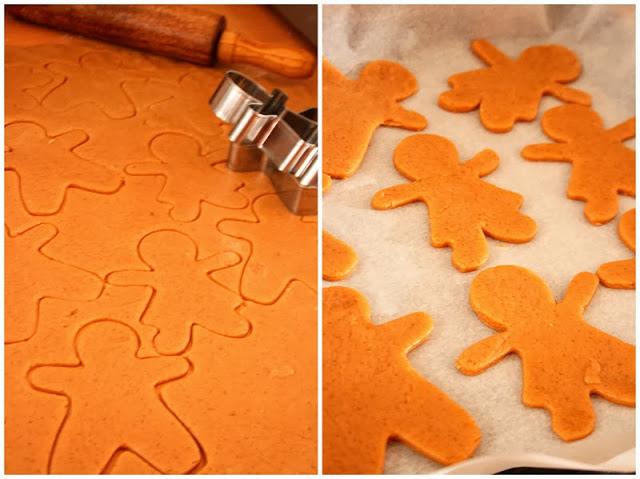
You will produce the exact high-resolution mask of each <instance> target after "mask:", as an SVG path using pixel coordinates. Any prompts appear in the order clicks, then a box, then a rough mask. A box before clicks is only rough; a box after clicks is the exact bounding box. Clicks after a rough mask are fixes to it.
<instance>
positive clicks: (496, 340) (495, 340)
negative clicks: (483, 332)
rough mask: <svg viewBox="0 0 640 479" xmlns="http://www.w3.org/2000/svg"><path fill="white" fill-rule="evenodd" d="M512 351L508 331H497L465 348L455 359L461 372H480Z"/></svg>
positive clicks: (470, 373)
mask: <svg viewBox="0 0 640 479" xmlns="http://www.w3.org/2000/svg"><path fill="white" fill-rule="evenodd" d="M511 352H513V346H512V345H511V343H510V342H509V336H508V333H506V332H505V333H498V334H494V335H493V336H489V337H488V338H485V339H483V340H482V341H478V342H477V343H475V344H473V345H471V346H469V347H468V348H467V349H465V350H464V351H463V352H462V354H461V355H460V356H459V357H458V360H457V361H456V367H457V368H458V370H460V371H461V372H462V373H463V374H467V375H475V374H480V373H481V372H483V371H485V370H486V369H488V368H490V367H491V366H493V365H494V364H496V363H497V362H498V361H500V360H501V359H502V358H504V357H505V356H506V355H507V354H509V353H511Z"/></svg>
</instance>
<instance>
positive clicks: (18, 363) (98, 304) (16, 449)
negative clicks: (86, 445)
mask: <svg viewBox="0 0 640 479" xmlns="http://www.w3.org/2000/svg"><path fill="white" fill-rule="evenodd" d="M149 299H150V292H149V291H147V290H146V288H131V287H128V288H119V287H116V286H110V285H107V286H106V287H105V288H104V290H103V291H102V294H101V295H100V297H98V298H97V299H96V300H92V301H68V300H62V299H53V298H45V299H43V300H42V301H41V303H40V311H39V321H38V329H37V331H36V333H35V334H34V335H33V337H31V338H30V339H29V341H26V342H21V343H16V344H9V345H6V346H5V365H6V366H5V457H6V463H5V472H7V473H10V474H44V473H46V472H47V462H48V459H49V455H50V452H51V448H52V446H53V444H54V440H55V437H56V435H57V433H58V429H59V427H60V424H61V422H62V421H63V419H64V417H65V415H66V410H67V404H66V401H65V399H64V398H63V397H61V396H54V395H51V394H43V393H42V392H40V391H36V390H35V389H33V388H32V387H31V385H30V384H29V381H28V380H27V374H28V372H29V370H30V369H31V368H32V367H33V366H36V365H39V364H54V363H55V364H70V363H73V362H74V361H76V354H75V350H74V346H73V344H74V339H75V336H76V334H77V332H78V331H79V330H80V329H81V328H82V327H83V326H85V325H86V324H88V323H90V322H92V321H95V320H98V319H102V318H111V319H114V320H117V321H120V322H123V323H126V324H127V325H129V326H130V327H132V328H133V329H135V330H136V331H137V333H138V335H139V337H140V339H141V344H140V348H139V351H138V353H139V355H141V356H147V355H155V354H156V352H155V350H154V349H153V347H152V339H153V336H154V335H155V333H156V331H155V329H154V328H152V327H150V326H146V325H143V324H142V323H140V317H141V315H142V313H143V311H144V309H145V308H146V305H147V303H148V301H149ZM34 438H38V440H37V441H36V440H34Z"/></svg>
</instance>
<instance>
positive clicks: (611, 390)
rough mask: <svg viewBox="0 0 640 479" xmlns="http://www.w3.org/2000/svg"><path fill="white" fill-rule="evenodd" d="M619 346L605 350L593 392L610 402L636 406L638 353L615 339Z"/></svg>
mask: <svg viewBox="0 0 640 479" xmlns="http://www.w3.org/2000/svg"><path fill="white" fill-rule="evenodd" d="M611 340H612V341H613V342H615V343H617V344H615V345H614V346H613V347H607V348H606V349H605V351H606V354H605V355H603V357H602V358H600V360H599V364H598V367H599V371H598V375H597V381H598V383H597V384H594V387H593V391H594V392H595V393H597V394H599V395H600V396H602V397H603V398H605V399H606V400H608V401H611V402H614V403H616V404H622V405H624V406H635V404H636V381H635V377H636V351H635V348H634V347H633V346H631V345H630V344H624V343H622V341H618V340H617V339H615V338H611Z"/></svg>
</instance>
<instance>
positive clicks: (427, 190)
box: [371, 135, 536, 272]
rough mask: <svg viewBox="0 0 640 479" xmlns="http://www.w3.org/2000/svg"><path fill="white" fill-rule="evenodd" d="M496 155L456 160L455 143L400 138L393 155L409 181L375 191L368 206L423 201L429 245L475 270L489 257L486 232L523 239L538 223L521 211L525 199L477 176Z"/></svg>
mask: <svg viewBox="0 0 640 479" xmlns="http://www.w3.org/2000/svg"><path fill="white" fill-rule="evenodd" d="M499 161H500V160H499V158H498V155H496V153H495V152H494V151H492V150H488V149H487V150H483V151H481V152H480V153H478V154H477V155H476V156H474V157H473V158H471V159H470V160H469V161H466V162H464V163H460V157H459V155H458V151H457V149H456V147H455V145H454V144H453V143H451V142H450V141H449V140H447V139H446V138H444V137H442V136H437V135H413V136H410V137H408V138H406V139H404V140H403V141H402V142H400V144H399V145H398V147H397V148H396V151H395V153H394V155H393V162H394V164H395V166H396V169H397V170H398V171H399V172H400V173H401V174H402V175H403V176H405V177H406V178H408V179H409V180H411V181H412V183H406V184H402V185H397V186H392V187H390V188H385V189H384V190H381V191H378V192H377V193H376V194H375V196H374V197H373V200H372V201H371V206H372V207H373V208H375V209H377V210H386V209H390V208H396V207H398V206H404V205H406V204H408V203H413V202H416V201H422V202H423V203H425V204H427V206H428V208H429V220H430V228H431V244H432V245H433V246H435V247H436V248H442V247H445V246H449V247H450V248H451V249H452V258H451V260H452V262H453V265H454V266H455V267H456V268H457V269H458V270H460V271H463V272H466V271H473V270H475V269H478V268H479V267H480V266H481V265H482V264H483V263H484V262H485V261H486V260H487V258H488V248H487V240H486V238H485V235H488V236H490V237H492V238H495V239H498V240H501V241H506V242H509V243H525V242H527V241H530V240H531V239H532V238H533V237H534V235H535V233H536V223H535V221H533V220H532V219H531V218H530V217H529V216H526V215H524V214H522V213H520V211H519V210H520V207H521V206H522V202H523V198H522V196H521V195H519V194H517V193H513V192H511V191H507V190H503V189H502V188H498V187H497V186H494V185H492V184H490V183H487V182H486V181H483V180H482V179H481V178H482V177H483V176H486V175H488V174H489V173H491V172H493V171H494V170H495V169H496V168H498V163H499Z"/></svg>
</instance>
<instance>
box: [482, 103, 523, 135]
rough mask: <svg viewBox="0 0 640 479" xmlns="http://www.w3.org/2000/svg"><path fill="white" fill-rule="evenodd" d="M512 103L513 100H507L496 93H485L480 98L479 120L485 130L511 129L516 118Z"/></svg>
mask: <svg viewBox="0 0 640 479" xmlns="http://www.w3.org/2000/svg"><path fill="white" fill-rule="evenodd" d="M513 103H515V101H513V102H512V101H508V100H506V99H505V98H504V97H503V96H501V95H496V94H489V95H485V96H484V97H483V98H482V103H481V104H480V120H481V121H482V124H483V125H484V126H485V127H486V128H487V130H489V131H492V132H494V133H504V132H507V131H511V129H512V128H513V125H514V124H515V122H516V121H517V119H518V117H517V114H516V111H515V110H514V108H513Z"/></svg>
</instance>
